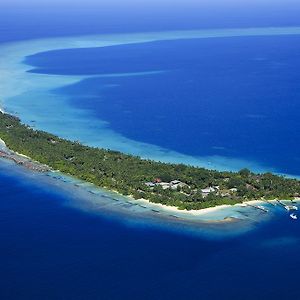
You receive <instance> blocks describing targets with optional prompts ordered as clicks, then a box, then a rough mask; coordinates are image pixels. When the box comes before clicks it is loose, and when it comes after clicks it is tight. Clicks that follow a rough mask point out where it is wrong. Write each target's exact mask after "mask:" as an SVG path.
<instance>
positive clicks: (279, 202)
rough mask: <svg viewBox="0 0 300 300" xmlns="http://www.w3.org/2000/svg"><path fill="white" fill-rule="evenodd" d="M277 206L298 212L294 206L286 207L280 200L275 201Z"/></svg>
mask: <svg viewBox="0 0 300 300" xmlns="http://www.w3.org/2000/svg"><path fill="white" fill-rule="evenodd" d="M276 201H277V202H278V204H279V205H281V206H282V207H283V208H284V209H286V210H288V211H289V210H298V207H297V206H296V205H286V204H284V203H283V202H282V201H280V200H276Z"/></svg>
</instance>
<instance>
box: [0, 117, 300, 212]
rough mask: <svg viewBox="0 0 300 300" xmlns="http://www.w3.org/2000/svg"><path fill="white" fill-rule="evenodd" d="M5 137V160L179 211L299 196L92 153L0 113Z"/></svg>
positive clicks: (238, 176)
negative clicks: (53, 172) (62, 175)
mask: <svg viewBox="0 0 300 300" xmlns="http://www.w3.org/2000/svg"><path fill="white" fill-rule="evenodd" d="M0 138H1V139H2V140H3V141H4V142H5V144H6V146H7V147H8V148H9V149H10V150H11V151H12V152H11V153H6V152H5V151H3V150H1V148H0V157H4V158H8V159H11V160H13V161H15V162H17V163H20V164H24V165H25V166H26V167H28V168H30V169H32V170H35V171H40V172H44V171H49V170H59V171H61V172H63V173H65V174H68V175H71V176H74V177H76V178H78V179H81V180H84V181H87V182H90V183H93V184H94V185H96V186H98V187H101V188H105V189H108V190H111V191H115V192H118V193H120V194H121V195H123V196H131V197H132V198H134V199H145V200H148V201H150V202H153V203H160V204H163V205H168V206H175V207H177V208H179V209H186V210H198V209H203V208H208V207H214V206H218V205H224V204H226V205H234V204H237V203H242V202H245V201H249V200H264V201H268V200H273V199H295V198H298V197H299V196H300V181H299V180H297V179H293V178H287V177H284V176H279V175H276V174H272V173H264V174H256V173H253V172H251V171H250V170H248V169H242V170H240V171H239V172H229V171H226V172H220V171H216V170H209V169H205V168H200V167H195V166H190V165H184V164H170V163H164V162H159V161H153V160H147V159H142V158H140V157H137V156H132V155H128V154H124V153H121V152H117V151H112V150H109V149H100V148H93V147H89V146H85V145H82V144H80V143H79V142H77V141H69V140H65V139H62V138H59V137H58V136H55V135H53V134H50V133H47V132H44V131H40V130H35V129H34V128H31V127H30V126H27V125H25V124H22V123H21V121H20V119H19V118H17V117H15V116H12V115H10V114H6V113H4V112H0ZM20 154H21V155H22V156H20ZM20 157H21V158H20ZM22 157H24V159H22Z"/></svg>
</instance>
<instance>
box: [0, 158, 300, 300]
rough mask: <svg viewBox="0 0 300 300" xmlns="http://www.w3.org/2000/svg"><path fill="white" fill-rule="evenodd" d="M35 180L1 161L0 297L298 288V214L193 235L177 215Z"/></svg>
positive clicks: (242, 293)
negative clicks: (130, 208)
mask: <svg viewBox="0 0 300 300" xmlns="http://www.w3.org/2000/svg"><path fill="white" fill-rule="evenodd" d="M43 178H44V177H43V176H42V177H41V175H39V174H32V173H28V171H26V170H22V169H20V168H18V167H16V166H15V167H13V166H12V165H11V164H7V163H4V162H0V179H1V184H0V189H1V203H0V207H1V209H0V223H1V226H0V239H1V247H0V263H1V268H2V274H3V275H2V276H0V277H1V280H0V288H1V289H0V295H1V298H3V299H24V298H25V299H61V298H62V297H63V298H64V299H98V298H99V297H100V298H101V299H120V298H122V299H141V298H143V299H183V298H185V299H186V298H188V299H199V295H201V298H202V299H220V295H222V299H241V298H243V299H284V298H285V297H286V296H287V295H289V297H297V295H298V290H297V288H296V286H297V272H298V266H299V264H300V261H299V256H298V255H297V253H298V252H299V247H300V243H299V240H300V239H299V238H300V237H299V222H295V221H293V220H292V219H290V218H289V217H288V214H287V213H286V212H285V211H284V209H282V208H280V207H277V208H273V210H272V214H273V217H272V219H271V220H269V221H266V222H260V223H256V224H255V225H254V227H252V230H251V231H250V232H247V231H246V232H245V231H244V232H243V234H241V233H239V234H228V233H230V232H231V233H232V232H234V231H236V230H237V228H236V227H235V228H234V227H231V229H230V227H229V228H228V229H224V227H223V226H222V227H221V229H220V228H219V229H216V228H215V229H214V233H213V232H212V231H207V228H206V229H205V227H202V229H200V231H198V234H195V231H191V230H190V229H189V230H187V229H185V227H183V226H180V225H179V224H178V223H177V225H172V224H169V225H168V222H165V221H164V222H161V223H160V222H153V221H151V219H150V220H149V219H147V218H143V219H142V220H141V219H140V220H138V219H136V218H133V217H132V215H131V216H130V214H128V213H127V214H126V213H125V214H124V213H123V214H122V213H113V212H112V211H111V210H107V209H105V206H102V208H101V209H100V210H97V209H96V210H95V208H96V207H97V205H95V204H91V202H90V201H89V200H88V199H86V200H84V199H85V198H84V197H83V194H82V193H79V192H78V191H79V190H78V189H77V190H76V189H75V192H72V190H73V189H70V188H68V189H65V188H64V187H63V186H62V183H60V184H58V185H57V184H54V183H53V182H52V180H51V179H49V178H44V179H43ZM51 182H52V183H51ZM88 203H89V204H88ZM126 215H127V217H126ZM140 216H141V215H140ZM174 226H175V227H174ZM189 228H190V227H189ZM217 232H219V233H218V234H216V233H217ZM238 232H239V230H237V231H236V233H238ZM216 287H217V288H216Z"/></svg>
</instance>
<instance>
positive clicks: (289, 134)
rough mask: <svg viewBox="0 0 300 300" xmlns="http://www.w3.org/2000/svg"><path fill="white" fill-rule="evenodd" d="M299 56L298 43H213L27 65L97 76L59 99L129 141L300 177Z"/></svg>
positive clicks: (30, 60)
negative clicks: (64, 100)
mask: <svg viewBox="0 0 300 300" xmlns="http://www.w3.org/2000/svg"><path fill="white" fill-rule="evenodd" d="M299 50H300V37H299V36H284V37H282V36H275V37H274V36H271V37H265V36H264V37H231V38H211V39H209V38H208V39H193V40H175V41H158V42H149V43H138V44H130V45H120V46H110V47H103V48H84V49H67V50H56V51H49V52H44V53H40V54H36V55H32V56H29V57H27V58H26V60H25V63H26V64H29V65H31V66H33V68H32V70H31V71H30V72H34V73H39V74H54V75H62V77H63V76H65V75H69V76H70V75H72V76H75V75H80V76H91V75H93V77H92V78H87V79H85V80H81V81H79V82H78V83H76V84H72V85H67V86H65V87H61V88H59V89H56V90H52V93H53V94H54V95H55V96H61V97H62V98H63V97H67V99H68V101H69V103H70V105H71V106H73V107H75V108H77V109H80V110H83V111H86V112H88V118H89V119H93V118H96V119H100V120H103V121H105V122H106V124H108V127H109V128H110V129H112V130H113V131H114V132H117V133H118V134H120V135H121V136H125V137H126V138H128V139H130V140H134V141H138V142H143V143H147V144H152V145H156V146H159V147H161V148H163V149H167V150H169V151H174V152H177V153H182V154H185V155H189V156H192V157H209V156H212V157H214V156H215V157H224V158H236V159H243V160H245V161H247V160H248V161H254V162H257V163H259V164H261V165H264V166H265V168H266V170H267V171H268V170H270V169H274V170H276V171H277V172H280V173H286V174H293V175H299V172H300V171H299V170H300V156H299V153H300V152H299V150H298V149H299V146H300V145H299V132H300V122H299V120H298V111H299V110H300V102H299V99H300V92H299V89H298V83H299V80H300V77H299V72H298V70H299V67H300V55H299V53H300V51H299ZM97 75H98V76H97ZM45 105H47V104H45ZM87 134H88V133H87ZM245 164H246V163H245ZM250 167H251V166H250Z"/></svg>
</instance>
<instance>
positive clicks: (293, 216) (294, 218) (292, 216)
mask: <svg viewBox="0 0 300 300" xmlns="http://www.w3.org/2000/svg"><path fill="white" fill-rule="evenodd" d="M290 217H291V218H292V219H293V220H297V219H298V217H297V215H296V214H290Z"/></svg>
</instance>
